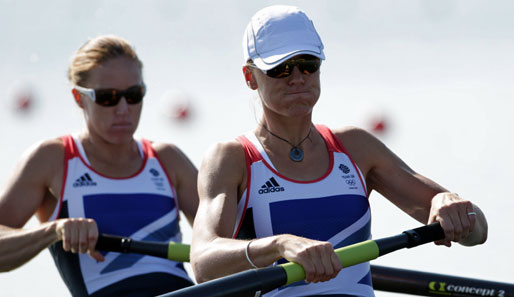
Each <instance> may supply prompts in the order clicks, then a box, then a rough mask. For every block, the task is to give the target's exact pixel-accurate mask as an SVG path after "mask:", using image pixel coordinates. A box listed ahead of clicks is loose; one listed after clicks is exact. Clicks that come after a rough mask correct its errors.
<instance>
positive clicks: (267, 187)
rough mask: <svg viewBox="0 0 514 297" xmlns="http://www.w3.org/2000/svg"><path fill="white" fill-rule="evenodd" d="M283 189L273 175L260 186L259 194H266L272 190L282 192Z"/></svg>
mask: <svg viewBox="0 0 514 297" xmlns="http://www.w3.org/2000/svg"><path fill="white" fill-rule="evenodd" d="M283 191H285V189H284V187H281V186H280V185H279V184H278V182H277V181H276V180H275V178H274V177H271V178H270V179H269V180H268V181H267V182H265V183H264V184H263V185H262V186H261V188H260V189H259V194H267V193H274V192H283Z"/></svg>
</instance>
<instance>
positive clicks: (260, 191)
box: [234, 125, 374, 297]
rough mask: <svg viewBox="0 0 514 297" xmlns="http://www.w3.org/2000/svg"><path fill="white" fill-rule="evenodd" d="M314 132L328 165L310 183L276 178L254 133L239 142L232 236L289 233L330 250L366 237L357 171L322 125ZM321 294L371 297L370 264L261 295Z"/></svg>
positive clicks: (367, 229)
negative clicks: (241, 173)
mask: <svg viewBox="0 0 514 297" xmlns="http://www.w3.org/2000/svg"><path fill="white" fill-rule="evenodd" d="M316 129H317V130H318V132H319V133H320V134H321V136H322V137H323V139H324V141H325V143H326V145H327V149H328V152H329V156H330V166H329V169H328V171H327V172H326V173H325V174H324V175H323V176H322V177H320V178H318V179H316V180H312V181H297V180H293V179H290V178H288V177H285V176H283V175H282V174H280V173H279V172H278V171H277V170H276V169H275V167H274V166H273V164H272V163H271V161H270V159H269V157H268V155H267V154H266V152H265V151H264V148H263V147H262V145H261V143H260V142H259V140H258V139H257V137H256V136H255V135H254V134H253V133H248V134H246V135H245V136H241V137H239V138H238V141H239V142H240V143H241V144H242V146H243V148H244V150H245V153H246V160H247V170H248V181H247V186H246V189H245V191H244V193H243V195H242V197H241V199H240V201H239V203H238V211H237V219H236V227H235V230H234V238H241V239H249V238H261V237H266V236H272V235H276V234H285V233H288V234H294V235H298V236H303V237H307V238H311V239H316V240H322V241H329V242H330V243H332V245H333V247H334V248H340V247H343V246H347V245H350V244H354V243H357V242H361V241H365V240H368V239H370V238H371V214H370V208H369V203H368V199H367V190H366V185H365V183H364V179H363V178H362V174H361V172H360V170H359V169H358V167H357V166H356V165H355V163H354V162H353V160H352V159H351V158H350V156H349V154H348V153H347V151H346V149H345V148H344V146H343V145H342V144H341V143H340V141H339V140H338V139H337V138H336V137H335V135H333V134H332V132H331V131H330V130H329V129H328V128H327V127H325V126H322V125H316ZM283 262H285V261H278V263H279V264H280V263H283ZM323 294H348V295H355V296H374V292H373V287H372V285H371V272H370V265H369V262H366V263H361V264H358V265H355V266H352V267H348V268H344V269H343V270H341V272H340V273H339V274H338V275H337V277H336V278H334V279H332V280H330V281H327V282H321V283H316V284H314V283H312V284H307V283H305V282H304V281H302V282H298V283H295V284H292V285H290V286H287V287H284V288H280V289H277V290H274V291H272V292H270V293H268V294H266V295H265V296H274V297H275V296H310V295H323Z"/></svg>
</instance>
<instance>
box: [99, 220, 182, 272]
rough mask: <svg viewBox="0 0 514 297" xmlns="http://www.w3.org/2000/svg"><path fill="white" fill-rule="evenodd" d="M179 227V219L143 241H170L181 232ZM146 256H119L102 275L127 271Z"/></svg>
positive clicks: (103, 270)
mask: <svg viewBox="0 0 514 297" xmlns="http://www.w3.org/2000/svg"><path fill="white" fill-rule="evenodd" d="M179 231H180V230H179V225H178V221H177V218H175V220H173V222H171V223H169V224H167V225H166V226H164V227H162V228H160V229H158V230H156V231H154V232H152V233H151V234H149V235H148V236H146V237H144V238H143V239H142V240H144V241H169V240H170V239H171V238H173V237H174V236H175V235H177V233H178V232H179ZM143 257H144V255H140V254H119V256H118V257H116V258H114V259H113V260H112V261H111V263H109V265H107V266H106V267H105V268H104V269H102V271H101V272H100V274H104V273H108V272H112V271H116V270H120V269H125V268H128V267H131V266H132V265H134V264H136V262H137V261H139V260H140V259H141V258H143Z"/></svg>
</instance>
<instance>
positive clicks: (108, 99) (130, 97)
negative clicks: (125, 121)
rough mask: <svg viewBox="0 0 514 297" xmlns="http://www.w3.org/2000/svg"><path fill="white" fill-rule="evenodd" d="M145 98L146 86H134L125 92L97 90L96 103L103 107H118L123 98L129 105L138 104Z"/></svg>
mask: <svg viewBox="0 0 514 297" xmlns="http://www.w3.org/2000/svg"><path fill="white" fill-rule="evenodd" d="M144 96H145V87H144V86H132V87H130V88H128V89H126V90H125V91H120V90H116V89H103V90H95V97H96V100H95V102H96V104H98V105H101V106H116V105H117V104H118V103H119V102H120V100H121V98H122V97H125V99H126V100H127V103H128V104H138V103H139V102H141V101H142V100H143V97H144Z"/></svg>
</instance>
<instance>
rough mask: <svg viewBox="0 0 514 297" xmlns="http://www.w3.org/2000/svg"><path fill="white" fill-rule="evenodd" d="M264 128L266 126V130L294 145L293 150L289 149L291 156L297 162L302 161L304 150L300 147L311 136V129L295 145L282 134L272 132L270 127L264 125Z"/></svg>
mask: <svg viewBox="0 0 514 297" xmlns="http://www.w3.org/2000/svg"><path fill="white" fill-rule="evenodd" d="M261 126H262V128H264V130H266V131H268V133H269V134H271V135H273V136H275V137H276V138H278V139H280V140H282V141H285V142H287V143H289V145H290V146H292V148H291V150H290V151H289V158H290V159H291V160H293V161H295V162H301V161H302V160H303V151H302V149H301V148H300V147H299V146H300V145H301V144H302V143H303V142H304V141H305V140H306V139H307V138H309V136H310V135H311V129H309V133H307V136H305V138H304V139H302V140H301V141H300V142H299V143H298V144H297V145H294V144H292V143H291V142H290V141H289V140H287V139H284V138H282V137H280V136H278V135H277V134H275V133H273V132H271V131H270V130H269V129H268V127H266V126H265V125H262V124H261Z"/></svg>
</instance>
